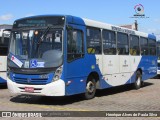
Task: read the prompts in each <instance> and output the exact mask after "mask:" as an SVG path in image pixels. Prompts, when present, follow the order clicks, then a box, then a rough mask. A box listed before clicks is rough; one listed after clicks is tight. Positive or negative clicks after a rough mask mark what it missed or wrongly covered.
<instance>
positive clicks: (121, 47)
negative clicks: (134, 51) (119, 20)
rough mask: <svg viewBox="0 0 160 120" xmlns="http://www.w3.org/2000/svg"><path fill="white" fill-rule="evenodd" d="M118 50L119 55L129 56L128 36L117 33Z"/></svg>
mask: <svg viewBox="0 0 160 120" xmlns="http://www.w3.org/2000/svg"><path fill="white" fill-rule="evenodd" d="M117 49H118V54H119V55H128V54H129V46H128V35H127V34H124V33H117Z"/></svg>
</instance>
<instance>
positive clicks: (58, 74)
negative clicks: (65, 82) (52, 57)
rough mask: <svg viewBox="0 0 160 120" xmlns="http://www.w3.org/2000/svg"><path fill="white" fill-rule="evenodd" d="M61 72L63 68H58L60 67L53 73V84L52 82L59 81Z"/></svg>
mask: <svg viewBox="0 0 160 120" xmlns="http://www.w3.org/2000/svg"><path fill="white" fill-rule="evenodd" d="M62 70H63V66H60V67H59V68H58V69H57V70H56V72H55V74H54V78H53V82H54V81H57V80H59V79H60V78H61V75H62Z"/></svg>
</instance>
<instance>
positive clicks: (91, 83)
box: [84, 77, 96, 100]
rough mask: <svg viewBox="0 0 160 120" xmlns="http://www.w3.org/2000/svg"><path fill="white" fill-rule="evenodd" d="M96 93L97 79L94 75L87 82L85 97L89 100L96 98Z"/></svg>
mask: <svg viewBox="0 0 160 120" xmlns="http://www.w3.org/2000/svg"><path fill="white" fill-rule="evenodd" d="M95 93H96V80H95V79H94V78H93V77H89V79H88V80H87V83H86V92H85V93H84V98H85V99H87V100H89V99H92V98H94V96H95Z"/></svg>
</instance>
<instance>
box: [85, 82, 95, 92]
mask: <svg viewBox="0 0 160 120" xmlns="http://www.w3.org/2000/svg"><path fill="white" fill-rule="evenodd" d="M86 88H87V91H88V92H90V93H93V92H94V89H95V86H94V83H93V82H91V81H89V82H88V83H87V87H86Z"/></svg>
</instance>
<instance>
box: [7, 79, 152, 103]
mask: <svg viewBox="0 0 160 120" xmlns="http://www.w3.org/2000/svg"><path fill="white" fill-rule="evenodd" d="M150 85H153V84H152V83H149V82H145V83H144V85H143V87H147V86H150ZM143 87H142V88H143ZM130 90H134V89H133V87H132V86H131V85H122V86H118V87H114V88H108V89H104V90H98V91H97V92H96V95H95V97H103V96H109V95H113V94H118V93H123V92H126V91H130ZM84 100H85V99H83V97H82V96H81V95H72V96H63V97H47V96H43V97H42V96H32V95H18V96H16V97H12V98H11V99H10V101H11V102H15V103H26V104H37V105H67V104H72V103H76V102H82V101H84Z"/></svg>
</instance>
